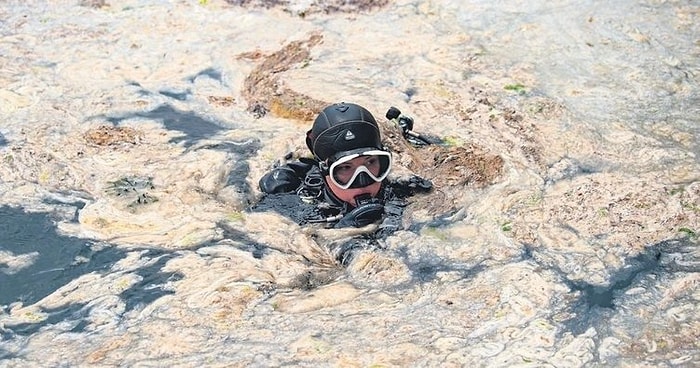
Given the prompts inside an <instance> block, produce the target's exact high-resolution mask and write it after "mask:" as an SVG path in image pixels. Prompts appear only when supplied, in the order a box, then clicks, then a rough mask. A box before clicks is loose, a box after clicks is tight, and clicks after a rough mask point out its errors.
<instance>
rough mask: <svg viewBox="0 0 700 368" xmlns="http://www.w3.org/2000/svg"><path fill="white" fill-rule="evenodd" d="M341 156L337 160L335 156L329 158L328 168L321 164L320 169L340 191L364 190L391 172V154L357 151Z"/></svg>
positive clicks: (382, 151)
mask: <svg viewBox="0 0 700 368" xmlns="http://www.w3.org/2000/svg"><path fill="white" fill-rule="evenodd" d="M342 154H343V156H342V157H340V158H338V159H335V155H334V156H331V157H330V158H329V162H331V165H330V167H327V165H326V163H321V169H322V170H323V171H326V172H327V174H328V176H329V177H330V179H331V180H332V181H333V183H334V184H335V185H336V186H338V187H339V188H341V189H348V188H364V187H366V186H368V185H370V184H373V183H377V182H381V181H382V180H384V179H385V178H386V177H387V176H388V175H389V172H390V171H391V153H389V152H387V151H384V150H370V151H365V150H364V149H358V150H352V151H349V152H342ZM326 167H327V168H326Z"/></svg>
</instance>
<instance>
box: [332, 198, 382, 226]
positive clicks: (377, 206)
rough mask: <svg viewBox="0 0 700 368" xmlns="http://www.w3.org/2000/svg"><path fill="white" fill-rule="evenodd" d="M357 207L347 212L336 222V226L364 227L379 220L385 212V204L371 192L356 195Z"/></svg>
mask: <svg viewBox="0 0 700 368" xmlns="http://www.w3.org/2000/svg"><path fill="white" fill-rule="evenodd" d="M355 202H356V203H357V207H355V208H354V209H353V210H352V211H350V212H348V213H346V214H345V215H344V216H343V218H341V219H340V221H338V222H337V223H336V224H335V226H334V227H335V228H343V227H350V226H352V227H362V226H367V225H369V224H371V223H373V222H375V221H377V220H379V219H380V218H381V217H382V215H383V214H384V205H382V204H381V201H380V200H379V198H375V197H372V196H371V195H369V194H361V195H359V196H357V197H355Z"/></svg>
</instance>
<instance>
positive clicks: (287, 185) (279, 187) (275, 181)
mask: <svg viewBox="0 0 700 368" xmlns="http://www.w3.org/2000/svg"><path fill="white" fill-rule="evenodd" d="M314 163H315V161H314V160H311V159H301V160H299V161H295V162H290V163H288V164H285V165H282V166H278V167H275V168H273V169H272V170H271V171H269V172H268V173H266V174H265V175H263V176H262V178H260V181H259V182H258V186H259V187H260V190H261V191H262V192H263V193H267V194H274V193H290V192H294V191H296V190H297V189H298V188H299V186H300V185H301V183H302V181H303V179H304V177H305V176H306V173H307V172H308V171H309V170H311V169H312V168H313V167H314Z"/></svg>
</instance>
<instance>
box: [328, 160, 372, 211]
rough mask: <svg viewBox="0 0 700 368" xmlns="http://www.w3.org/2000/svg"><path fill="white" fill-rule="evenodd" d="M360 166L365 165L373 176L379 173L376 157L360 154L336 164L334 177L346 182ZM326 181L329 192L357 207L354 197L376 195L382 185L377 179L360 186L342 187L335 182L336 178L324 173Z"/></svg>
mask: <svg viewBox="0 0 700 368" xmlns="http://www.w3.org/2000/svg"><path fill="white" fill-rule="evenodd" d="M360 166H365V167H366V168H367V169H369V170H370V172H371V173H372V174H373V175H375V176H376V175H379V164H378V163H377V162H376V159H373V158H371V157H370V158H368V157H365V156H360V157H357V158H354V159H352V160H350V161H347V162H345V163H343V164H342V165H340V166H338V167H337V168H336V170H335V175H336V179H337V180H338V181H340V182H341V183H343V184H345V183H347V181H348V180H350V178H351V177H352V176H353V174H354V173H355V170H356V169H357V168H359V167H360ZM326 183H327V184H328V188H330V190H331V192H333V194H334V195H335V196H336V197H338V199H340V200H341V201H343V202H346V203H348V204H350V205H351V206H353V207H357V202H356V201H355V197H357V196H359V195H362V194H369V195H370V196H372V197H376V196H377V194H379V190H380V189H381V187H382V182H381V181H378V182H374V183H372V184H370V185H367V186H364V187H362V188H347V189H343V188H341V187H339V186H338V184H336V180H331V177H330V175H326Z"/></svg>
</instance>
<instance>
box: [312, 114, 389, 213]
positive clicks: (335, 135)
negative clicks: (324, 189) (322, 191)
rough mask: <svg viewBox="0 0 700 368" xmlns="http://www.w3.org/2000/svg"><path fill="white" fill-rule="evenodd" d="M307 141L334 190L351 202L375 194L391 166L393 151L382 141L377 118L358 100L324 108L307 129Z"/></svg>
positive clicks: (345, 200) (340, 197) (353, 202)
mask: <svg viewBox="0 0 700 368" xmlns="http://www.w3.org/2000/svg"><path fill="white" fill-rule="evenodd" d="M306 145H307V146H308V147H309V150H311V153H312V154H313V155H314V157H315V158H316V159H317V160H318V161H319V163H320V165H321V169H322V171H323V173H324V175H325V178H326V183H327V184H328V187H329V188H330V190H331V191H332V192H333V194H335V196H336V197H338V198H339V199H341V200H343V201H344V202H347V203H349V204H350V205H352V206H357V203H356V200H355V198H356V197H358V196H362V195H366V194H369V195H371V196H372V197H375V196H376V195H377V194H378V193H379V190H380V188H381V182H382V181H383V180H384V179H385V178H386V177H387V175H388V174H389V171H390V170H391V153H389V152H388V151H387V150H386V149H384V146H383V145H382V142H381V136H380V133H379V126H378V125H377V122H376V120H374V117H373V116H372V114H371V113H370V112H369V111H367V109H365V108H364V107H362V106H359V105H356V104H352V103H338V104H333V105H330V106H328V107H326V108H325V109H323V111H321V113H320V114H319V115H318V117H316V120H315V121H314V124H313V126H312V128H311V130H309V131H308V132H307V133H306Z"/></svg>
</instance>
